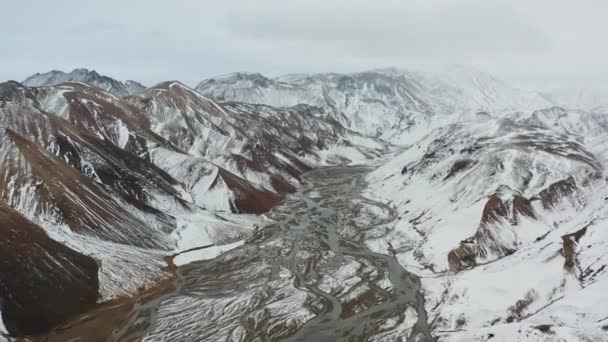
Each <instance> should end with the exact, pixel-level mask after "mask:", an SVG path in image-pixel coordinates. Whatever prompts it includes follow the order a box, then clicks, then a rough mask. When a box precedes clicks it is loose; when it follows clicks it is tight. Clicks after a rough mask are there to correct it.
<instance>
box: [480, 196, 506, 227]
mask: <svg viewBox="0 0 608 342" xmlns="http://www.w3.org/2000/svg"><path fill="white" fill-rule="evenodd" d="M506 216H507V206H506V205H505V203H504V202H503V201H502V200H501V199H500V197H498V195H496V194H494V195H492V196H490V198H489V199H488V201H487V202H486V205H485V206H484V207H483V212H482V214H481V223H480V225H484V224H488V223H494V222H496V221H498V220H500V219H501V218H505V217H506Z"/></svg>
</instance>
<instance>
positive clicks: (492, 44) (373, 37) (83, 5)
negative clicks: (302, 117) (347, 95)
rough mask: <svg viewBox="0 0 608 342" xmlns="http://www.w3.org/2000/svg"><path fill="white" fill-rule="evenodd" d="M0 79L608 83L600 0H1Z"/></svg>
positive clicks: (607, 4) (606, 9)
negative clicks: (397, 73)
mask: <svg viewBox="0 0 608 342" xmlns="http://www.w3.org/2000/svg"><path fill="white" fill-rule="evenodd" d="M0 8H2V13H3V15H2V16H1V18H2V19H1V20H0V44H2V53H0V80H8V79H15V80H18V81H21V80H23V79H25V78H26V77H27V76H29V75H31V74H33V73H36V72H46V71H49V70H52V69H58V70H64V71H69V70H72V69H74V68H77V67H85V68H89V69H95V70H97V71H98V72H99V73H101V74H105V75H108V76H111V77H115V78H117V79H121V80H127V79H134V80H137V81H140V82H142V83H144V84H147V85H151V84H154V83H157V82H160V81H165V80H173V79H176V80H180V81H183V82H185V83H187V84H191V85H194V84H196V83H197V82H199V81H201V80H203V79H205V78H209V77H213V76H216V75H221V74H226V73H231V72H235V71H251V72H260V73H263V74H265V75H268V76H278V75H280V74H286V73H315V72H356V71H362V70H367V69H373V68H380V67H398V68H404V69H411V70H439V69H441V68H442V67H444V66H447V65H454V64H462V65H468V66H472V67H476V68H478V69H480V70H483V71H486V72H489V73H492V74H494V75H496V76H497V77H499V78H503V79H505V80H507V81H511V82H521V83H522V84H523V83H525V84H542V85H545V84H556V83H557V84H579V83H580V84H596V85H602V84H608V82H606V81H608V67H607V61H608V44H606V40H605V33H606V32H608V20H605V14H606V13H608V1H605V0H597V1H595V0H579V1H565V0H550V1H549V0H534V1H530V0H525V1H524V0H508V1H507V0H399V1H396V0H395V1H392V0H374V1H370V0H366V1H360V0H280V1H279V0H239V1H236V0H233V1H231V0H224V1H217V0H215V1H207V0H172V1H167V0H163V1H161V0H145V1H144V0H104V1H83V0H80V1H75V0H54V1H46V0H19V1H12V0H0Z"/></svg>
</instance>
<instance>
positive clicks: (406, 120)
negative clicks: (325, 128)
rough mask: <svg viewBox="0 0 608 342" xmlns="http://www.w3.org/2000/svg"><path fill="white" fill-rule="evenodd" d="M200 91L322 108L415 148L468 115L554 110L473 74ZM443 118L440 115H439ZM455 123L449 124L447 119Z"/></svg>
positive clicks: (225, 84)
mask: <svg viewBox="0 0 608 342" xmlns="http://www.w3.org/2000/svg"><path fill="white" fill-rule="evenodd" d="M196 90H197V91H199V92H200V93H201V94H203V95H205V96H209V97H212V98H216V99H218V100H224V101H242V102H250V103H259V104H267V105H271V106H278V107H289V106H294V105H297V104H308V105H312V106H318V107H321V108H324V109H325V110H326V112H325V114H324V115H325V116H328V117H331V118H333V119H334V120H336V121H337V122H339V123H341V124H342V125H344V126H345V127H347V128H350V129H352V130H354V131H356V132H359V133H362V134H364V135H368V136H381V137H383V138H386V139H390V140H391V141H395V142H401V143H409V142H412V141H415V140H416V139H417V138H420V137H422V136H423V135H424V134H426V133H428V132H429V131H430V130H431V129H433V128H434V127H437V123H436V122H435V121H437V120H441V121H442V123H445V121H446V120H448V121H456V120H458V119H459V115H460V114H461V113H467V112H470V111H480V110H482V111H504V110H509V109H511V110H512V109H525V110H528V109H538V108H543V107H547V106H550V105H551V103H550V102H549V101H547V100H546V99H545V98H544V97H542V96H541V95H540V94H537V93H530V92H526V91H523V90H519V89H516V88H512V87H510V86H508V85H507V84H505V83H504V82H501V81H499V80H497V79H495V78H493V77H492V76H490V75H488V74H485V73H483V72H480V71H478V70H475V69H473V68H467V67H451V68H448V69H446V70H442V71H441V72H438V73H419V72H410V71H405V70H398V69H379V70H372V71H366V72H360V73H353V74H316V75H286V76H281V77H277V78H275V79H269V78H266V77H264V76H262V75H260V74H250V73H236V74H231V75H226V76H220V77H215V78H211V79H208V80H204V81H202V82H200V83H199V84H198V85H197V87H196ZM438 114H441V115H440V116H436V115H438ZM452 114H454V115H453V117H450V118H446V117H445V116H446V115H452Z"/></svg>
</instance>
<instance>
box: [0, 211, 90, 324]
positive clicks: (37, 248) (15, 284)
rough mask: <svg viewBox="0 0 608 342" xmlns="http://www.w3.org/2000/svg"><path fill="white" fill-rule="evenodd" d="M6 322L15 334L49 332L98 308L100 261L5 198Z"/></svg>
mask: <svg viewBox="0 0 608 342" xmlns="http://www.w3.org/2000/svg"><path fill="white" fill-rule="evenodd" d="M0 235H1V236H2V239H0V295H1V296H2V297H1V298H2V301H1V304H2V305H1V307H2V320H3V321H4V324H5V325H6V327H7V329H8V331H9V332H10V333H11V335H14V336H20V335H32V334H40V333H44V332H46V331H48V330H49V329H51V328H52V327H53V326H55V325H56V324H59V323H61V322H63V321H65V320H66V319H69V318H71V317H72V316H74V315H76V314H79V313H82V312H85V311H87V310H89V309H90V308H92V307H93V306H95V304H96V302H97V299H98V297H99V293H98V288H99V281H98V278H97V272H98V268H99V267H98V265H97V262H96V261H95V260H94V259H92V258H90V257H88V256H85V255H82V254H80V253H78V252H76V251H74V250H72V249H70V248H68V247H66V246H64V245H63V244H61V243H59V242H56V241H54V240H51V239H50V238H49V237H48V236H47V235H46V234H45V233H44V230H43V229H42V228H41V227H39V226H37V225H35V224H34V223H32V222H31V221H29V220H27V219H26V218H25V217H24V216H22V215H21V214H19V213H18V212H17V211H15V210H13V209H11V208H9V207H8V206H7V205H6V204H5V203H4V202H1V201H0Z"/></svg>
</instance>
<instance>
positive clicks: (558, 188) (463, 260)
mask: <svg viewBox="0 0 608 342" xmlns="http://www.w3.org/2000/svg"><path fill="white" fill-rule="evenodd" d="M576 190H577V186H576V182H575V181H574V178H573V177H569V178H567V179H564V180H561V181H558V182H555V183H552V184H551V185H549V186H548V187H547V188H546V189H544V190H542V191H540V193H539V194H538V195H536V196H533V197H532V198H531V199H528V198H525V197H523V196H520V195H517V194H515V195H512V196H511V197H510V198H509V199H508V200H506V201H505V200H503V199H502V198H501V196H500V194H498V193H496V194H493V195H491V196H490V197H489V199H488V201H487V202H486V205H485V206H484V209H483V212H482V215H481V223H480V225H479V228H478V229H477V232H476V233H475V235H473V236H472V237H471V238H469V239H466V240H464V241H462V242H461V243H460V246H459V247H458V248H456V249H454V250H452V251H450V252H449V253H448V263H449V265H450V269H451V270H453V271H459V270H461V269H463V268H466V267H470V266H474V265H475V264H476V263H477V260H478V258H485V257H487V256H488V255H489V254H494V255H495V257H500V256H503V255H506V254H510V253H512V252H513V251H514V249H513V248H514V246H508V245H504V243H502V242H500V241H501V240H503V239H502V238H501V236H500V235H501V233H500V229H501V228H500V224H498V225H497V224H496V223H501V222H504V223H505V224H508V225H510V226H513V227H515V226H517V225H518V224H519V221H520V219H521V218H522V217H529V218H532V219H535V218H537V216H538V213H536V212H535V210H534V208H533V206H532V202H533V201H535V200H540V201H541V203H542V206H543V208H544V209H546V210H547V209H552V208H554V206H555V205H556V204H558V203H559V202H560V201H561V200H563V199H564V198H567V197H568V196H571V195H572V194H573V193H574V192H575V191H576ZM577 234H580V235H582V234H584V231H583V232H582V233H580V231H579V232H577V233H574V234H569V235H565V236H564V237H562V239H563V241H564V248H563V254H564V257H565V258H566V265H565V266H564V268H566V269H571V268H572V266H573V261H572V254H573V250H574V244H575V243H576V242H578V239H579V238H580V236H579V235H577Z"/></svg>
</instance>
